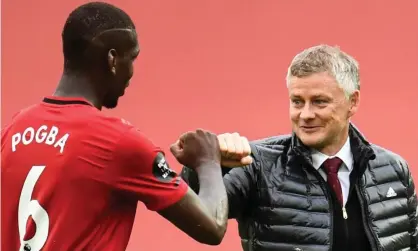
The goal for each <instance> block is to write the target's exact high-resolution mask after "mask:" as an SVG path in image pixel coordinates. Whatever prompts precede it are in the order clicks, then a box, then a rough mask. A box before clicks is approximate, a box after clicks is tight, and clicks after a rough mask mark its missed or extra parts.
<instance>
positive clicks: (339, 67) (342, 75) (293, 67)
mask: <svg viewBox="0 0 418 251" xmlns="http://www.w3.org/2000/svg"><path fill="white" fill-rule="evenodd" d="M322 72H327V73H328V74H330V75H331V76H332V77H334V78H335V80H336V81H337V83H338V84H339V85H340V86H341V88H343V90H344V92H345V94H346V96H350V95H351V94H353V93H354V92H355V91H356V90H360V74H359V65H358V62H357V61H356V60H355V59H354V58H353V57H352V56H350V55H348V54H347V53H345V52H343V51H342V50H340V48H339V47H337V46H329V45H324V44H323V45H318V46H314V47H311V48H308V49H306V50H304V51H302V52H300V53H299V54H297V55H296V56H295V57H294V58H293V60H292V62H291V63H290V66H289V68H288V70H287V76H286V84H287V86H288V87H289V85H290V81H291V78H292V77H297V78H303V77H307V76H310V75H312V74H315V73H322Z"/></svg>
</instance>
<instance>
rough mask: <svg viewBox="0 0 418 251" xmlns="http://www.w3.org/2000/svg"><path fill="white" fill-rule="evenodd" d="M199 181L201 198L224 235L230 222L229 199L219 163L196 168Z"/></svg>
mask: <svg viewBox="0 0 418 251" xmlns="http://www.w3.org/2000/svg"><path fill="white" fill-rule="evenodd" d="M196 172H197V177H198V180H199V184H200V186H199V194H198V195H199V198H200V200H201V201H202V203H203V204H204V205H205V207H206V208H207V210H208V212H209V213H210V214H211V215H212V216H213V219H214V220H215V222H216V225H217V226H218V227H219V230H220V233H221V234H224V233H225V231H226V226H227V222H228V197H227V194H226V190H225V186H224V183H223V179H222V171H221V168H220V165H219V164H218V163H205V164H203V165H201V166H199V167H197V168H196Z"/></svg>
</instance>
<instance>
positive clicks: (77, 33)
mask: <svg viewBox="0 0 418 251" xmlns="http://www.w3.org/2000/svg"><path fill="white" fill-rule="evenodd" d="M62 39H63V51H64V58H65V63H64V73H63V75H62V78H61V80H60V82H59V85H58V87H57V89H56V91H55V94H54V95H53V96H51V97H45V98H44V99H43V101H42V102H40V103H39V104H36V105H33V106H31V107H28V108H26V109H24V110H22V111H21V112H20V113H18V114H17V115H16V116H15V117H14V118H13V120H12V122H11V124H10V125H8V126H7V127H6V128H4V130H2V136H1V140H2V144H1V154H2V160H1V175H2V176H1V198H2V201H1V217H2V225H1V228H2V244H1V247H2V250H20V251H40V250H42V251H52V250H53V251H57V250H59V251H75V250H101V251H103V250H109V251H110V250H112V251H117V250H125V248H126V246H127V243H128V240H129V236H130V233H131V229H132V225H133V221H134V218H135V212H136V208H137V203H138V201H142V202H143V203H144V204H145V205H146V206H147V208H148V209H150V210H153V211H157V212H158V213H159V214H161V215H162V216H163V217H165V218H166V219H167V220H169V221H170V222H172V223H173V224H174V225H176V226H177V227H178V228H179V229H181V230H182V231H184V232H185V233H187V234H188V235H189V236H191V237H192V238H194V239H195V240H197V241H199V242H202V243H206V244H211V245H216V244H219V243H220V241H221V240H222V238H223V236H224V233H225V230H226V225H227V218H228V215H227V212H228V203H227V198H226V192H225V187H224V185H223V182H222V175H221V169H220V162H221V152H220V148H219V142H218V139H217V136H216V135H214V134H212V133H210V132H207V131H203V130H197V131H195V132H188V133H186V134H183V135H182V136H181V137H180V139H179V140H178V141H177V142H176V143H175V144H173V145H172V146H171V152H172V153H173V155H174V156H175V157H176V159H177V160H178V161H179V162H180V163H182V164H184V165H187V166H189V167H192V168H194V169H195V170H196V172H197V174H198V177H199V180H200V183H201V185H200V193H199V195H196V194H195V193H194V192H193V191H192V190H191V189H189V187H188V186H187V184H186V183H184V181H183V180H182V179H181V178H180V177H179V176H178V175H177V174H176V173H175V172H174V171H173V170H171V169H170V167H169V165H168V163H167V162H166V160H165V157H164V153H163V152H162V150H161V149H160V148H158V147H157V146H155V145H154V144H153V143H152V142H151V141H150V140H149V139H148V138H147V137H146V136H145V135H144V134H143V133H141V132H140V131H139V130H137V129H136V128H135V127H134V126H132V125H131V124H129V123H128V122H126V121H124V120H121V119H118V118H114V117H109V116H106V115H104V114H103V113H101V112H100V110H101V109H102V107H106V108H114V107H116V105H117V102H118V99H119V97H121V96H122V95H123V94H124V92H125V89H126V87H127V86H128V85H129V80H130V79H131V77H132V75H133V62H134V60H135V58H136V57H137V56H138V53H139V47H138V41H137V35H136V31H135V26H134V24H133V22H132V20H131V19H130V18H129V16H128V15H127V14H126V13H125V12H124V11H122V10H121V9H119V8H117V7H115V6H113V5H110V4H106V3H100V2H93V3H88V4H85V5H82V6H80V7H78V8H77V9H75V10H74V11H73V12H72V13H71V14H70V15H69V17H68V19H67V22H66V23H65V26H64V30H63V33H62ZM230 140H231V141H234V142H235V143H236V144H235V145H237V146H241V147H242V148H244V147H245V146H247V145H248V142H246V141H245V138H242V137H240V136H239V135H238V134H235V136H234V137H231V138H230ZM223 150H224V154H228V150H226V151H225V149H223ZM248 151H249V150H248V149H246V150H245V151H244V152H246V153H244V154H242V156H244V155H248ZM232 155H234V154H232ZM235 156H237V155H235ZM223 160H224V161H226V160H228V158H224V159H223ZM229 161H231V159H229ZM237 163H238V164H239V163H240V160H239V159H238V161H237Z"/></svg>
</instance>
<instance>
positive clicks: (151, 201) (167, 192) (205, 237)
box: [114, 129, 228, 245]
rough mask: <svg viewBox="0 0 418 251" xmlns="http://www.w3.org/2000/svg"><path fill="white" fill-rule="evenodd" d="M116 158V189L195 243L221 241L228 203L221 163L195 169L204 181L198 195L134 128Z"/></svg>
mask: <svg viewBox="0 0 418 251" xmlns="http://www.w3.org/2000/svg"><path fill="white" fill-rule="evenodd" d="M116 157H117V161H116V163H118V164H119V166H118V167H115V170H116V171H115V172H116V174H115V175H114V177H115V181H114V186H115V187H116V189H118V190H121V191H123V192H124V193H125V194H129V195H130V196H132V197H133V198H135V199H136V200H139V201H142V202H143V203H144V204H145V205H146V207H147V208H148V209H149V210H152V211H156V212H158V213H159V214H160V215H162V216H163V217H164V218H166V219H167V220H169V221H170V222H172V223H173V224H174V225H175V226H177V227H178V228H179V229H181V230H182V231H183V232H185V233H186V234H188V235H189V236H190V237H192V238H193V239H195V240H196V241H199V242H201V243H205V244H209V245H217V244H219V243H220V242H221V241H222V238H223V236H224V234H225V231H226V226H227V218H228V217H227V213H228V203H227V197H226V192H225V187H224V185H223V182H222V174H221V170H220V166H219V164H218V163H215V162H202V165H201V166H199V167H196V170H197V172H198V175H199V180H201V184H200V190H201V192H200V194H199V196H198V195H196V193H194V192H193V190H191V189H189V187H188V186H187V184H186V183H185V182H184V181H183V180H182V179H181V178H180V177H179V176H178V175H177V174H176V173H175V172H174V171H173V170H171V169H170V167H169V165H168V163H167V162H166V160H165V158H164V154H163V152H162V151H161V149H159V148H157V147H156V146H155V145H154V144H152V142H150V141H149V140H148V139H147V138H146V137H145V136H144V135H143V134H142V133H140V132H139V131H137V130H135V129H131V130H130V131H129V132H127V133H126V134H125V135H124V136H123V138H122V139H121V142H120V143H119V149H118V150H117V151H116Z"/></svg>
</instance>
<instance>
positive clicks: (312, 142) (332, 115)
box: [288, 72, 360, 156]
mask: <svg viewBox="0 0 418 251" xmlns="http://www.w3.org/2000/svg"><path fill="white" fill-rule="evenodd" d="M288 89H289V97H290V109H289V114H290V120H291V123H292V129H293V131H294V132H295V133H296V135H297V137H298V138H299V139H300V140H301V141H302V143H303V144H304V145H306V146H308V147H310V148H313V149H316V150H318V151H320V152H322V153H324V154H327V155H329V156H332V155H335V154H336V153H337V152H338V151H339V150H340V149H341V148H342V146H343V145H344V143H345V142H346V140H347V137H348V130H349V122H350V119H351V117H352V116H353V115H354V114H355V113H356V112H357V110H358V107H359V104H360V91H358V90H356V91H355V92H354V93H353V94H351V95H350V96H349V97H348V98H347V96H346V95H345V93H344V90H343V89H342V88H341V87H340V86H339V85H338V83H337V82H336V80H335V79H334V78H333V77H332V76H331V75H330V74H328V73H327V72H322V73H315V74H312V75H310V76H307V77H303V78H297V77H293V78H291V80H290V85H289V88H288Z"/></svg>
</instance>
